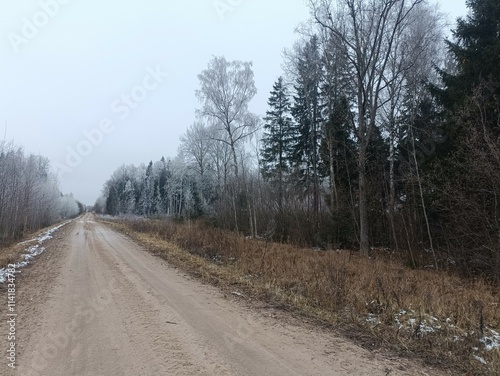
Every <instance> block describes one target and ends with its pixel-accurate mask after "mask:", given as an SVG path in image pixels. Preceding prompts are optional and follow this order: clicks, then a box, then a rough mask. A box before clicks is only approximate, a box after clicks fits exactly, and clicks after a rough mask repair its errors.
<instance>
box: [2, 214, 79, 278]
mask: <svg viewBox="0 0 500 376" xmlns="http://www.w3.org/2000/svg"><path fill="white" fill-rule="evenodd" d="M70 222H71V221H67V222H64V223H63V224H60V225H58V226H55V227H52V228H51V229H48V230H47V231H45V232H43V233H42V234H40V235H39V236H38V237H37V238H35V239H31V240H27V241H25V242H22V243H19V244H20V245H22V244H27V243H32V242H35V241H36V242H37V244H35V245H33V246H31V247H29V248H27V249H26V253H25V254H23V255H22V258H23V261H20V262H18V263H16V264H14V265H15V268H16V270H17V272H19V269H20V268H24V267H25V266H27V265H29V264H30V263H31V262H32V261H33V259H34V258H35V257H37V256H39V255H41V254H42V253H43V252H45V247H42V244H43V243H45V242H46V241H47V240H49V239H52V234H53V233H54V232H56V231H58V230H59V229H61V227H63V226H65V225H67V224H68V223H70ZM6 276H7V271H6V268H1V269H0V284H2V283H4V282H5V280H6Z"/></svg>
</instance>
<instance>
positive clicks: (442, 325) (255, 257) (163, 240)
mask: <svg viewBox="0 0 500 376" xmlns="http://www.w3.org/2000/svg"><path fill="white" fill-rule="evenodd" d="M104 220H105V221H106V222H107V223H109V224H111V225H112V226H113V227H115V228H116V229H119V230H120V231H122V232H125V233H127V234H128V235H130V236H132V237H133V238H135V239H136V240H138V241H139V242H141V243H142V244H143V245H144V246H145V247H146V249H148V250H149V251H150V252H152V253H154V254H155V255H157V256H159V257H162V258H164V259H166V260H167V261H169V263H171V264H173V265H175V266H177V267H180V268H182V269H184V270H186V271H189V272H191V273H192V274H193V275H195V276H198V277H200V278H202V279H203V280H205V281H207V282H209V283H212V284H214V285H217V286H220V287H221V288H223V289H226V290H227V291H228V292H229V293H236V294H238V295H239V294H241V295H239V296H241V297H242V298H244V299H252V300H256V299H257V300H262V301H265V302H267V303H268V304H272V305H274V306H276V307H279V308H282V309H286V310H293V311H296V312H297V313H300V314H302V315H305V316H308V317H313V318H315V319H318V320H320V321H321V322H322V323H324V324H328V325H331V326H332V327H333V328H335V329H337V330H340V331H342V332H343V333H344V335H346V336H349V337H352V338H354V339H356V340H357V341H359V342H360V343H361V344H363V345H365V346H367V347H369V348H372V349H373V348H378V347H380V346H382V347H385V348H387V349H390V350H392V351H395V352H397V353H399V354H402V355H405V356H408V357H414V358H418V359H422V360H423V361H425V362H427V363H428V364H432V365H435V366H440V367H443V368H449V369H451V370H453V371H454V372H457V374H470V375H492V374H498V373H499V372H500V335H499V332H500V292H499V289H498V285H494V284H492V283H489V282H487V281H485V280H482V279H480V278H477V279H467V278H463V277H460V276H458V275H456V274H452V273H447V272H445V271H435V270H431V269H429V270H426V269H413V268H409V267H407V266H405V265H403V263H402V262H401V261H400V260H399V259H398V258H397V257H396V256H395V255H392V256H391V254H390V253H386V252H383V251H381V252H380V253H379V252H378V251H376V250H374V251H373V252H372V254H371V256H370V257H365V256H360V255H359V254H358V253H357V252H351V251H345V250H329V251H323V250H319V249H311V248H301V247H296V246H292V245H287V244H280V243H275V242H270V241H266V240H262V239H260V240H259V239H251V238H248V237H244V236H240V235H237V234H235V233H233V232H229V231H226V230H222V229H217V228H213V227H211V226H208V225H207V224H205V223H202V222H184V223H175V222H173V221H169V220H152V219H141V218H128V219H125V218H122V219H118V218H111V217H104Z"/></svg>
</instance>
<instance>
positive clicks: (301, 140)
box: [292, 36, 323, 222]
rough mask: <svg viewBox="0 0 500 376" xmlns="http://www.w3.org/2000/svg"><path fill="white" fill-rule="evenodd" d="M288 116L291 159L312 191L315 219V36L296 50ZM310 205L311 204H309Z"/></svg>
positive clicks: (318, 71) (318, 65)
mask: <svg viewBox="0 0 500 376" xmlns="http://www.w3.org/2000/svg"><path fill="white" fill-rule="evenodd" d="M296 71H297V80H296V83H295V85H294V88H295V93H296V95H295V96H294V103H293V106H292V115H293V117H294V119H295V124H296V140H295V145H294V153H293V162H294V165H295V168H296V171H297V172H298V174H299V177H300V178H301V180H302V183H303V184H304V185H305V189H306V192H307V193H308V196H309V195H310V194H311V193H312V209H313V213H314V216H315V221H316V222H317V220H318V214H319V208H320V170H321V166H320V162H321V159H320V146H321V123H322V116H321V112H322V103H321V81H322V73H323V72H322V62H321V57H320V48H319V43H318V37H317V36H313V37H311V39H310V40H309V41H307V42H306V43H305V45H304V46H303V47H302V48H301V49H300V50H299V56H298V58H297V66H296ZM310 206H311V205H310Z"/></svg>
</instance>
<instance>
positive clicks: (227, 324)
mask: <svg viewBox="0 0 500 376" xmlns="http://www.w3.org/2000/svg"><path fill="white" fill-rule="evenodd" d="M57 237H58V239H54V240H52V241H51V242H50V243H49V244H47V248H48V250H47V251H46V252H45V253H44V254H42V255H41V256H40V258H39V259H38V260H37V262H36V263H35V264H34V265H33V266H30V267H29V268H27V269H25V270H24V271H23V272H22V277H21V278H20V279H19V280H18V287H17V289H18V296H17V301H18V306H17V309H18V315H19V316H18V323H17V324H18V326H17V368H16V371H15V372H12V371H11V370H10V369H9V368H8V367H7V365H6V363H7V361H6V360H5V359H2V361H1V363H0V365H1V368H0V374H2V375H12V374H14V375H22V376H32V375H33V376H45V375H47V376H49V375H50V376H59V375H61V376H73V375H75V376H76V375H78V376H99V375H102V376H111V375H117V376H129V375H130V376H138V375H148V376H153V375H189V376H193V375H283V376H285V375H286V376H292V375H391V376H394V375H425V374H435V373H434V372H429V371H425V370H422V369H421V368H418V367H417V366H415V365H412V364H409V363H408V362H403V361H402V360H396V359H395V360H389V359H387V358H384V357H382V356H381V355H374V354H371V353H370V352H368V351H366V350H363V349H361V348H359V347H357V346H355V345H353V344H351V343H349V342H348V341H347V340H345V339H342V338H338V337H336V336H334V335H333V334H331V333H327V332H326V331H325V330H321V329H317V328H314V327H313V326H310V325H306V324H297V323H291V322H290V321H289V320H282V319H281V318H280V317H274V316H275V315H270V314H269V313H268V312H267V313H266V311H265V310H262V309H259V310H256V309H252V308H249V307H248V306H245V305H243V304H241V303H240V302H238V301H237V299H238V298H237V297H232V296H231V297H228V296H225V295H224V293H223V292H221V291H219V290H217V289H216V288H213V287H210V286H207V285H203V284H202V283H200V282H198V281H196V280H193V279H191V278H189V277H187V276H186V275H184V274H183V273H182V272H180V271H178V270H176V269H174V268H172V267H170V266H168V265H167V264H166V263H165V262H164V261H163V260H161V259H159V258H156V257H154V256H152V255H151V254H149V253H147V252H146V251H145V250H143V249H142V248H141V247H140V246H138V245H136V244H135V243H134V242H132V241H131V240H130V239H128V238H127V237H126V236H124V235H121V234H119V233H116V232H114V231H113V230H111V229H110V228H108V227H106V226H105V225H103V224H100V223H97V222H94V221H93V217H92V216H91V215H90V214H87V215H85V216H84V217H82V218H79V219H77V220H75V221H74V222H72V223H71V224H69V225H67V226H66V227H64V228H62V229H61V230H60V232H59V233H58V234H57ZM4 314H5V307H2V311H1V315H2V316H1V317H2V325H1V326H0V328H1V330H2V336H1V338H4V337H5V336H4V333H6V330H7V328H6V324H5V321H6V320H5V319H4ZM4 341H5V342H6V340H4ZM6 346H7V344H5V346H4V345H2V348H3V347H6ZM2 353H5V352H4V351H2ZM2 358H6V356H4V355H2ZM424 371H425V372H427V373H424Z"/></svg>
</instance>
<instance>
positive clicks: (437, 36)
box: [95, 0, 500, 281]
mask: <svg viewBox="0 0 500 376" xmlns="http://www.w3.org/2000/svg"><path fill="white" fill-rule="evenodd" d="M467 4H468V8H469V13H468V16H467V17H465V18H463V19H459V20H458V21H457V23H456V24H455V25H454V26H453V30H452V32H451V37H450V38H449V39H446V38H445V33H446V32H447V30H446V27H445V26H444V20H443V17H442V15H441V14H440V13H439V12H438V10H437V9H436V8H435V7H433V6H431V5H429V4H428V3H427V2H425V1H422V0H412V1H402V0H381V1H368V0H360V1H349V0H338V1H336V2H331V1H327V0H311V1H310V11H311V12H310V13H311V18H310V20H309V21H310V22H308V23H307V24H305V25H304V26H302V27H301V30H300V37H299V38H298V40H297V42H296V44H295V45H294V46H293V48H291V49H290V50H287V51H286V52H285V53H284V62H283V68H284V69H283V75H282V77H279V78H277V79H276V82H274V85H273V83H270V84H269V90H270V95H269V101H268V111H267V113H266V115H265V116H264V117H263V118H261V117H259V116H257V115H255V114H253V113H251V112H250V111H249V109H248V105H249V103H250V102H251V100H252V99H253V97H254V96H255V94H256V87H255V83H254V76H253V71H252V63H250V62H240V61H227V60H226V59H225V58H224V57H214V58H213V60H211V61H210V62H209V64H208V67H207V68H206V70H204V71H202V72H201V73H200V74H199V76H198V78H199V85H200V86H199V90H197V91H196V96H197V98H198V99H199V104H200V105H199V108H198V109H197V110H196V119H197V120H196V122H195V123H194V124H192V125H191V126H190V127H189V129H188V130H187V132H186V133H185V135H184V136H183V137H182V138H181V140H180V148H179V152H178V155H177V156H176V157H174V158H171V159H165V158H162V159H161V160H159V161H157V162H154V163H153V162H150V163H149V164H144V165H141V166H122V167H120V168H119V169H118V170H117V171H116V172H115V173H114V174H113V175H112V176H111V178H110V179H109V180H108V181H107V182H106V184H105V186H104V188H103V191H102V197H100V198H99V199H98V201H97V202H96V204H95V210H96V211H98V212H100V213H107V214H110V215H121V214H122V215H125V214H134V215H141V216H156V217H173V218H180V219H196V218H201V219H203V220H205V221H207V222H208V223H210V224H211V225H213V226H218V227H222V228H227V229H231V230H234V231H237V232H239V233H241V234H245V235H246V236H253V237H260V238H265V239H268V240H274V241H279V242H291V243H296V244H301V245H307V246H313V247H318V248H322V249H338V248H349V249H354V248H359V250H360V252H361V253H362V254H365V255H372V254H373V253H374V252H385V253H389V254H392V253H395V254H397V255H399V256H400V257H402V258H403V259H404V260H405V262H406V263H407V264H408V265H409V266H412V267H432V268H439V269H448V268H452V269H454V270H458V271H460V272H462V273H464V274H466V275H470V276H473V275H484V276H487V277H489V278H493V279H496V280H497V281H498V280H499V279H500V64H499V61H500V2H499V1H498V0H469V1H468V2H467ZM270 37H272V36H270ZM160 136H162V135H161V134H159V135H158V137H160Z"/></svg>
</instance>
